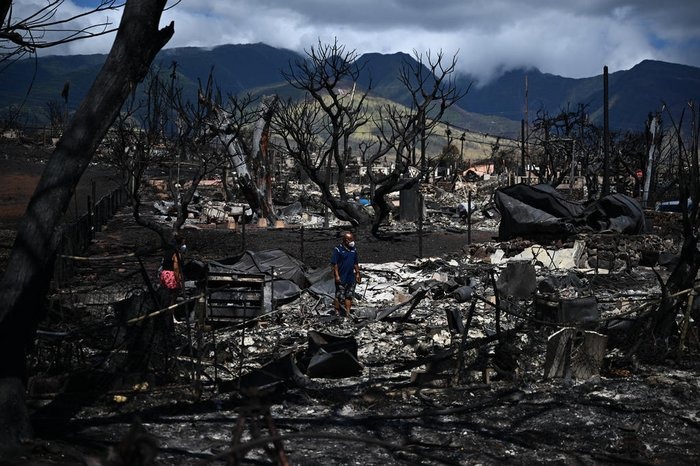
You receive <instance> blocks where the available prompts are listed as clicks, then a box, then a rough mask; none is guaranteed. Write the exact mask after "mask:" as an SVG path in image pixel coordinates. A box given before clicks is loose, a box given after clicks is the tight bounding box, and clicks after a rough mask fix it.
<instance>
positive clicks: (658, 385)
mask: <svg viewBox="0 0 700 466" xmlns="http://www.w3.org/2000/svg"><path fill="white" fill-rule="evenodd" d="M497 188H498V182H497V180H490V181H488V180H487V181H484V180H476V181H471V182H467V181H459V182H457V183H455V184H454V186H450V187H446V186H442V187H439V185H426V184H424V185H423V186H422V188H420V192H421V194H422V198H423V199H425V202H424V205H423V209H422V210H423V211H422V213H420V212H416V211H415V209H414V210H413V211H412V210H411V209H409V208H408V207H407V206H410V205H414V206H415V205H418V209H419V210H420V204H416V203H415V202H412V201H411V199H410V198H406V197H402V198H401V199H399V196H398V195H397V196H396V198H395V199H394V202H395V204H396V209H395V213H396V216H395V217H394V218H392V219H390V223H389V224H388V225H386V229H387V230H388V231H389V230H390V231H391V232H392V234H395V235H409V237H410V238H411V240H410V242H408V243H406V242H405V243H403V245H402V247H406V244H410V247H411V248H414V251H415V252H413V253H411V254H407V255H406V257H404V258H403V259H400V260H396V261H390V262H383V263H373V262H372V261H370V260H368V258H367V257H366V256H363V257H362V270H363V274H364V279H363V282H362V284H361V285H359V286H358V288H357V290H356V301H355V305H354V314H353V316H352V317H351V318H340V317H337V316H335V315H333V312H332V309H333V306H332V296H333V282H332V276H331V274H330V270H329V268H328V267H327V266H325V265H324V264H325V262H326V258H325V257H322V258H321V259H320V264H319V259H318V254H319V250H320V251H322V252H321V253H320V254H326V253H328V254H330V248H331V247H332V246H333V245H334V243H335V241H336V238H337V234H338V232H339V231H341V230H342V229H343V228H347V226H346V225H344V224H342V222H334V221H331V224H330V226H329V227H326V228H324V227H323V223H324V218H323V216H322V213H321V211H320V210H319V209H314V205H318V203H317V201H318V193H314V192H313V191H312V190H310V189H309V187H308V186H303V185H297V184H294V183H289V184H288V185H287V186H285V189H287V190H288V192H289V193H291V194H290V198H296V199H300V200H299V201H298V202H295V203H292V204H289V205H288V206H286V207H284V208H280V209H279V210H278V211H277V212H276V216H277V217H278V218H279V221H278V222H277V224H275V225H269V224H267V222H266V221H265V219H262V220H260V219H256V218H253V215H252V212H251V211H250V210H249V209H247V206H246V205H243V204H232V203H227V202H225V201H224V200H223V199H220V198H217V196H216V195H212V193H213V192H216V186H215V183H213V184H212V185H211V186H210V185H207V183H202V185H201V186H200V192H199V193H198V196H197V198H196V199H195V202H193V203H192V204H191V205H190V210H191V211H190V215H189V218H188V221H187V222H186V225H185V230H184V231H185V234H186V235H189V236H190V237H192V238H194V237H196V235H197V234H204V233H207V232H209V233H212V232H216V233H219V234H221V235H224V234H226V235H231V236H235V237H237V238H239V242H238V243H237V244H238V245H240V250H238V251H234V253H233V254H231V255H228V256H222V257H211V256H209V257H188V258H187V259H188V267H187V279H188V280H187V282H186V287H185V289H184V291H183V293H182V296H181V297H180V298H179V299H178V302H177V304H175V305H174V306H171V307H164V306H163V305H162V303H163V300H162V297H161V296H160V292H159V290H158V285H157V280H156V278H155V272H154V265H153V263H154V262H155V260H154V259H153V257H150V258H149V257H141V256H138V255H133V254H129V252H130V251H125V250H122V254H116V253H115V249H116V248H115V243H119V241H120V239H117V235H120V233H118V232H116V231H114V229H113V228H110V227H109V226H107V227H106V228H105V229H104V231H103V232H102V235H103V236H102V237H101V238H100V237H98V238H97V239H96V240H95V241H94V245H93V248H92V249H93V251H92V254H91V255H90V257H88V258H85V259H81V260H78V258H75V260H74V264H73V269H74V274H73V276H72V277H71V278H70V279H66V280H64V281H63V282H61V283H57V284H56V285H57V286H56V289H55V291H54V294H53V296H52V299H53V303H54V306H53V310H52V311H51V312H50V315H49V317H48V318H47V320H46V321H45V322H44V323H43V324H42V326H41V330H40V332H39V335H38V339H37V342H36V347H35V351H34V356H33V367H32V371H33V372H32V374H31V377H30V383H29V401H30V406H31V407H32V408H33V410H34V414H33V416H34V419H35V424H36V425H37V426H38V427H37V429H38V430H39V432H38V433H39V434H40V435H41V436H43V437H44V438H48V439H55V441H56V442H58V441H63V442H66V443H69V444H72V445H76V444H80V445H82V446H83V448H81V449H80V450H81V452H82V453H81V454H84V452H85V451H87V452H89V453H90V454H92V455H93V456H94V458H92V459H91V460H93V461H97V462H99V461H103V460H104V461H107V459H105V458H106V456H105V455H106V453H105V451H106V450H107V448H108V447H109V458H111V460H113V461H114V463H109V464H149V462H150V461H154V458H156V459H155V461H156V462H158V464H195V463H197V464H250V463H256V464H260V462H263V463H266V462H272V463H278V464H335V463H346V462H349V461H354V462H362V463H366V464H387V463H391V464H393V463H399V464H416V463H418V464H465V463H470V462H479V463H487V464H493V463H502V462H570V461H583V462H617V461H625V462H627V461H632V462H642V463H643V462H662V463H664V462H669V461H671V458H683V459H684V461H686V460H687V461H697V460H698V456H700V453H699V452H700V450H699V449H698V447H697V445H696V443H697V442H696V441H695V440H693V439H696V438H697V433H698V432H697V430H698V427H699V426H700V419H699V418H698V416H699V414H700V402H698V399H699V398H698V394H700V384H699V383H698V378H697V375H698V365H697V354H698V345H699V341H698V327H697V321H698V320H697V319H698V303H697V300H695V299H694V296H695V294H696V289H695V287H694V285H693V286H691V287H689V288H688V289H673V290H672V289H670V288H669V285H668V283H669V278H670V277H671V276H672V274H673V273H674V270H676V269H675V267H676V264H677V263H678V257H679V253H680V245H679V235H678V233H679V232H678V231H676V230H674V228H675V225H676V222H677V218H676V217H675V215H676V214H665V213H664V214H662V213H655V212H650V211H644V210H642V209H641V207H640V206H639V204H638V203H637V202H636V201H635V200H634V199H632V198H630V197H627V196H623V195H611V196H609V197H607V198H603V199H601V200H600V201H598V202H596V203H594V204H589V205H587V206H583V205H582V204H581V203H577V202H574V201H570V200H567V199H566V198H565V197H564V196H563V195H561V194H559V193H558V192H557V191H556V190H554V189H553V188H550V187H547V186H543V185H537V186H528V185H524V184H519V185H515V186H510V187H508V188H503V189H497ZM208 189H209V191H208ZM416 192H417V191H416ZM401 196H410V194H405V193H402V194H401ZM357 198H358V202H359V200H361V199H362V192H361V191H360V189H359V186H358V188H357ZM399 201H400V202H399ZM465 203H466V204H465ZM460 204H462V207H461V210H460ZM153 205H154V213H153V217H154V219H156V220H158V221H161V222H168V221H169V220H170V217H169V216H170V215H171V212H169V210H168V209H169V205H168V204H167V203H166V202H163V201H154V204H153ZM400 205H403V206H404V207H403V208H402V207H401V206H400ZM465 205H466V207H465ZM366 208H368V209H369V208H371V207H369V206H367V207H366ZM120 218H121V221H122V222H123V221H125V220H124V219H128V218H129V215H128V214H124V215H123V216H122V217H120V216H119V215H118V216H117V218H116V219H115V221H119V219H120ZM419 222H420V225H419ZM122 226H123V225H122ZM130 228H131V230H130V229H129V227H128V228H125V229H124V230H123V231H122V233H121V235H123V234H124V231H127V232H128V231H131V232H132V239H133V236H138V235H139V233H138V232H137V231H138V229H137V228H136V227H130ZM246 228H247V229H248V234H249V235H251V234H253V233H256V232H257V233H261V232H264V234H266V235H268V236H267V237H268V238H269V241H268V244H269V247H268V248H257V249H255V250H253V249H250V248H247V247H246V246H247V245H246V239H245V235H246ZM434 231H447V232H450V233H452V234H453V235H455V236H456V237H458V238H460V239H461V240H462V242H463V246H462V247H461V249H460V250H456V251H454V252H452V253H449V254H444V255H441V256H434V257H420V256H421V255H422V254H420V253H421V250H420V242H421V241H423V237H422V235H423V234H425V235H428V234H429V233H430V232H434ZM477 232H479V234H480V238H484V237H486V238H490V239H488V240H483V241H478V242H477V241H473V240H472V234H475V235H476V233H477ZM283 233H284V235H283ZM276 234H279V235H280V237H282V236H284V237H286V238H289V237H293V238H295V239H294V240H292V241H288V242H287V243H284V242H279V243H278V242H276V241H275V235H276ZM127 236H128V235H127ZM124 237H125V236H122V238H124ZM212 238H214V237H212ZM207 241H211V240H207ZM121 246H123V244H122V245H121ZM121 246H120V247H121ZM359 247H360V251H362V241H360V246H359ZM305 248H306V249H305ZM126 249H128V248H126ZM200 250H203V249H201V248H200ZM304 251H306V252H304ZM217 252H220V251H217ZM314 255H315V256H316V263H315V264H314V266H310V265H307V263H306V261H305V259H310V258H311V257H313V256H314ZM311 262H313V261H311ZM691 282H692V283H694V281H691ZM669 303H672V305H673V306H675V308H674V310H673V319H672V325H671V326H670V329H669V330H668V331H666V332H657V331H654V329H658V328H659V327H655V325H656V324H657V323H658V319H659V313H658V310H659V309H660V308H661V307H663V306H669V305H670V304H669ZM136 419H137V421H135V420H136ZM135 451H137V452H140V453H139V455H140V456H138V458H141V459H139V460H138V461H142V463H136V462H135V463H128V461H132V460H133V458H134V456H133V455H134V454H136V453H134V452H135ZM64 453H65V452H64ZM73 454H74V455H78V453H76V452H73ZM129 455H131V456H129ZM156 455H157V456H156ZM49 456H50V455H49ZM69 457H70V454H69ZM74 457H76V456H74ZM125 458H132V459H131V460H129V459H125ZM119 461H122V462H121V463H119ZM133 461H136V460H133ZM105 464H107V463H105Z"/></svg>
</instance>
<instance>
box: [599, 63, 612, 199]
mask: <svg viewBox="0 0 700 466" xmlns="http://www.w3.org/2000/svg"><path fill="white" fill-rule="evenodd" d="M608 103H609V102H608V67H607V65H606V66H604V67H603V191H602V193H601V197H602V196H607V195H608V194H610V173H609V171H608V170H609V167H608V164H609V163H610V117H609V114H608V113H609V112H608Z"/></svg>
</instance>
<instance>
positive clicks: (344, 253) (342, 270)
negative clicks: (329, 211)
mask: <svg viewBox="0 0 700 466" xmlns="http://www.w3.org/2000/svg"><path fill="white" fill-rule="evenodd" d="M331 266H332V268H333V277H334V278H335V301H334V302H333V304H334V306H335V313H336V315H340V302H341V301H342V302H343V305H344V307H345V311H344V314H343V315H345V316H348V317H349V316H350V308H351V306H352V297H353V294H354V293H355V285H356V284H357V283H360V265H359V261H358V258H357V249H355V237H354V236H353V234H352V233H350V232H349V231H346V232H344V233H343V241H342V242H341V243H340V244H339V245H338V246H336V247H335V249H333V255H332V256H331Z"/></svg>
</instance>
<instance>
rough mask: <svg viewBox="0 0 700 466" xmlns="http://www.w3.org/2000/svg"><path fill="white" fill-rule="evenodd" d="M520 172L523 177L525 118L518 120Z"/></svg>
mask: <svg viewBox="0 0 700 466" xmlns="http://www.w3.org/2000/svg"><path fill="white" fill-rule="evenodd" d="M520 174H521V175H522V176H523V177H524V176H525V174H526V172H525V120H524V119H523V120H520Z"/></svg>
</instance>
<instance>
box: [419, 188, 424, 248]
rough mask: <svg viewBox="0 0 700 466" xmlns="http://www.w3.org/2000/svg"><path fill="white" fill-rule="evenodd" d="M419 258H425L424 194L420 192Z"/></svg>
mask: <svg viewBox="0 0 700 466" xmlns="http://www.w3.org/2000/svg"><path fill="white" fill-rule="evenodd" d="M418 209H419V210H418V258H419V259H422V258H423V194H422V193H420V192H419V193H418Z"/></svg>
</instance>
